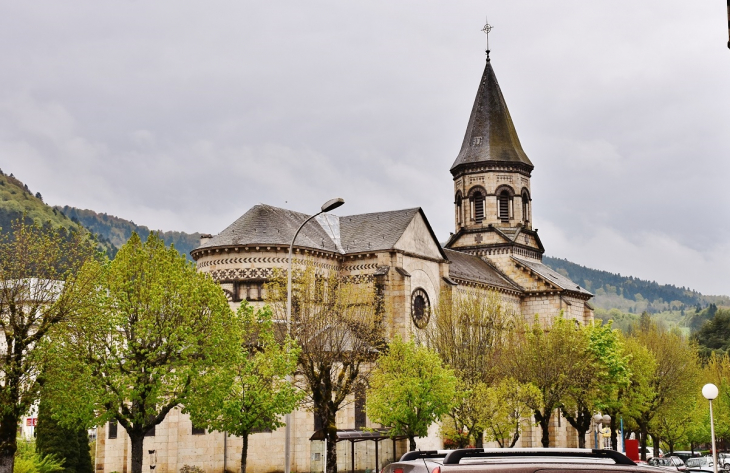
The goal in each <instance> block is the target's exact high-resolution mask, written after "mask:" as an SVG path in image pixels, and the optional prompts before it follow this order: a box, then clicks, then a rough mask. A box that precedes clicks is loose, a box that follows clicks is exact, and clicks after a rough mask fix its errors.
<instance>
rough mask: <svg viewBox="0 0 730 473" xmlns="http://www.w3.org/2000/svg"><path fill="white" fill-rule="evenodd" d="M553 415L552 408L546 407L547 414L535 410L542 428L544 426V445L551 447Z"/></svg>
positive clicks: (536, 417) (536, 418)
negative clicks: (551, 418) (551, 420)
mask: <svg viewBox="0 0 730 473" xmlns="http://www.w3.org/2000/svg"><path fill="white" fill-rule="evenodd" d="M552 415H553V411H552V409H546V410H545V414H543V413H542V412H540V411H535V420H536V421H538V422H539V423H540V428H542V446H543V447H545V448H548V447H550V417H552Z"/></svg>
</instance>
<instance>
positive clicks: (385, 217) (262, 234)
mask: <svg viewBox="0 0 730 473" xmlns="http://www.w3.org/2000/svg"><path fill="white" fill-rule="evenodd" d="M419 212H420V213H422V211H421V209H420V208H413V209H405V210H394V211H389V212H375V213H368V214H360V215H348V216H344V217H337V216H335V215H332V214H327V215H326V218H325V217H324V216H320V217H318V218H316V219H314V220H312V221H310V222H309V223H308V224H307V225H305V226H304V228H303V229H302V231H301V232H299V235H298V236H297V241H296V243H295V246H297V247H306V248H313V249H321V250H327V251H332V252H335V253H345V254H346V253H361V252H368V251H379V250H389V249H391V248H393V247H394V246H395V244H396V243H397V242H398V240H399V239H400V237H401V236H402V235H403V232H405V230H406V228H408V225H409V224H410V223H411V221H413V219H414V218H415V216H416V214H418V213H419ZM307 218H309V215H306V214H303V213H299V212H294V211H292V210H287V209H281V208H278V207H273V206H271V205H266V204H258V205H255V206H254V207H252V208H251V209H250V210H249V211H248V212H246V213H245V214H243V215H242V216H241V217H240V218H239V219H238V220H236V221H235V222H233V223H232V224H231V225H229V226H228V228H226V229H225V230H223V231H222V232H220V233H219V234H218V235H215V236H214V237H212V238H211V239H210V240H208V241H207V242H205V243H204V244H203V245H201V246H199V247H198V249H203V248H214V247H221V246H242V245H286V246H289V243H291V239H292V237H293V236H294V232H296V231H297V228H299V225H301V223H302V222H303V221H304V220H306V219H307ZM424 222H425V223H426V225H427V226H428V221H427V220H426V218H425V215H424ZM429 230H431V229H430V227H429ZM431 233H432V234H433V231H431ZM434 244H435V245H437V246H438V241H436V239H435V238H434ZM439 248H440V247H439ZM444 258H445V256H444Z"/></svg>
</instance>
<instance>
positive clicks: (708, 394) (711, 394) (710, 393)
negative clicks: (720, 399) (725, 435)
mask: <svg viewBox="0 0 730 473" xmlns="http://www.w3.org/2000/svg"><path fill="white" fill-rule="evenodd" d="M718 394H720V393H719V391H718V390H717V386H715V385H714V384H712V383H707V384H705V385H704V386H703V387H702V395H703V396H704V397H705V399H707V400H708V401H710V435H711V436H712V467H713V470H715V473H717V449H716V448H715V422H714V421H713V419H712V400H713V399H716V398H717V395H718Z"/></svg>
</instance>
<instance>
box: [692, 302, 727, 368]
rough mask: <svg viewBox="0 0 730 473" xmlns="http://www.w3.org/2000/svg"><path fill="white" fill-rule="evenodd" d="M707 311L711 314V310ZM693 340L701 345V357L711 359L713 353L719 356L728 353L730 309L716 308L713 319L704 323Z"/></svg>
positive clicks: (693, 335) (693, 336)
mask: <svg viewBox="0 0 730 473" xmlns="http://www.w3.org/2000/svg"><path fill="white" fill-rule="evenodd" d="M713 305H714V304H713ZM711 307H712V306H711ZM708 309H709V308H708ZM706 310H707V309H706ZM707 311H708V312H709V310H707ZM692 339H693V340H694V341H695V342H697V344H698V345H699V350H700V355H701V356H702V357H703V358H707V357H709V356H710V354H712V353H717V354H718V355H722V354H725V353H728V349H729V348H730V309H717V308H716V309H715V311H714V314H713V317H712V318H711V319H709V320H707V321H706V322H704V323H703V324H702V326H701V327H700V329H699V330H698V331H697V332H695V333H694V334H692Z"/></svg>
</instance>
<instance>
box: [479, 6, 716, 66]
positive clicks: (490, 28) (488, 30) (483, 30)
mask: <svg viewBox="0 0 730 473" xmlns="http://www.w3.org/2000/svg"><path fill="white" fill-rule="evenodd" d="M728 1H730V0H728ZM492 28H494V27H493V26H492V25H490V24H489V19H487V20H486V24H485V25H484V28H482V33H484V34H485V35H487V61H489V32H490V31H492Z"/></svg>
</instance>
